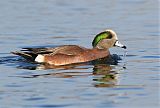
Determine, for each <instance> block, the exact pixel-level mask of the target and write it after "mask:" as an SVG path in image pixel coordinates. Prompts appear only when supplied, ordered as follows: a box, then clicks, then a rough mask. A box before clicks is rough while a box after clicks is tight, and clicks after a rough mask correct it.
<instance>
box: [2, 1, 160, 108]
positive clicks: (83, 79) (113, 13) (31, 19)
mask: <svg viewBox="0 0 160 108" xmlns="http://www.w3.org/2000/svg"><path fill="white" fill-rule="evenodd" d="M158 3H159V1H158V0H154V1H153V0H133V1H129V0H118V1H115V0H110V1H109V0H108V1H106V0H80V1H78V0H74V1H72V0H1V1H0V13H1V14H0V46H1V47H0V51H1V52H0V80H1V81H0V108H54V107H55V108H83V107H84V108H128V107H133V108H138V107H139V108H142V107H145V108H158V107H159V106H160V95H159V91H160V90H159V81H160V74H159V71H160V56H159V54H160V49H159V47H160V46H159V35H160V33H159V12H158V11H159V8H158ZM107 28H110V29H113V30H114V31H116V33H117V34H118V37H119V40H120V41H121V43H123V44H125V45H126V46H127V48H128V49H127V56H126V58H125V63H126V64H125V66H126V68H125V69H124V68H123V66H124V61H123V60H119V61H118V62H119V63H118V64H117V65H115V64H111V65H109V64H94V65H93V64H81V65H74V66H73V65H70V66H63V67H54V66H49V65H40V64H35V63H30V62H26V61H25V60H24V59H22V58H19V57H17V56H14V55H12V54H11V53H10V52H11V51H17V50H20V49H21V48H23V47H41V46H42V47H52V46H58V45H64V44H77V45H81V46H84V47H87V48H91V42H92V39H93V38H94V36H95V35H96V34H97V33H99V32H100V31H102V30H105V29H107ZM110 52H111V54H115V55H118V56H117V57H121V58H123V57H122V56H123V54H124V50H123V49H120V48H112V49H110Z"/></svg>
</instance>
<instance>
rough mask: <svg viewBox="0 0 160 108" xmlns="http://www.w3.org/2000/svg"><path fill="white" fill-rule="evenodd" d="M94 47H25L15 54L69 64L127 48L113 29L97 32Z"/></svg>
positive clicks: (59, 63) (53, 63)
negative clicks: (112, 50)
mask: <svg viewBox="0 0 160 108" xmlns="http://www.w3.org/2000/svg"><path fill="white" fill-rule="evenodd" d="M92 46H93V48H92V49H88V48H84V47H81V46H78V45H63V46H59V47H54V48H23V49H22V50H21V51H16V52H12V53H13V54H16V55H19V56H22V57H24V58H25V59H27V60H30V61H35V62H38V63H48V64H51V65H67V64H73V63H82V62H88V61H92V60H96V59H100V58H104V57H107V56H109V55H110V52H109V48H111V47H114V46H117V47H121V48H124V49H126V46H124V45H122V44H121V43H120V42H119V41H118V38H117V35H116V33H115V32H114V31H113V30H110V29H108V30H105V31H103V32H101V33H99V34H97V35H96V36H95V38H94V40H93V42H92Z"/></svg>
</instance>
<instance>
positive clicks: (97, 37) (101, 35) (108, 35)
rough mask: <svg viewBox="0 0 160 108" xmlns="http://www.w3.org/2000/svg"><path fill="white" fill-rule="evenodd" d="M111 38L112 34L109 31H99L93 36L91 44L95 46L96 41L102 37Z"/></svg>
mask: <svg viewBox="0 0 160 108" xmlns="http://www.w3.org/2000/svg"><path fill="white" fill-rule="evenodd" d="M111 38H112V34H111V33H110V32H109V31H104V32H101V33H99V34H97V35H96V37H95V38H94V40H93V42H92V46H93V47H95V46H96V45H97V44H98V42H99V41H101V40H102V39H111Z"/></svg>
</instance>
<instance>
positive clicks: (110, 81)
mask: <svg viewBox="0 0 160 108" xmlns="http://www.w3.org/2000/svg"><path fill="white" fill-rule="evenodd" d="M93 75H94V78H93V81H95V82H94V86H95V87H113V86H115V85H117V82H118V73H117V72H116V71H113V70H112V67H111V66H110V65H105V64H101V65H95V66H94V68H93Z"/></svg>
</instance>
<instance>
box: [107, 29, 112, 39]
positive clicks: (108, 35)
mask: <svg viewBox="0 0 160 108" xmlns="http://www.w3.org/2000/svg"><path fill="white" fill-rule="evenodd" d="M106 35H107V37H106V39H111V38H112V34H111V32H109V31H106Z"/></svg>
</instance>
